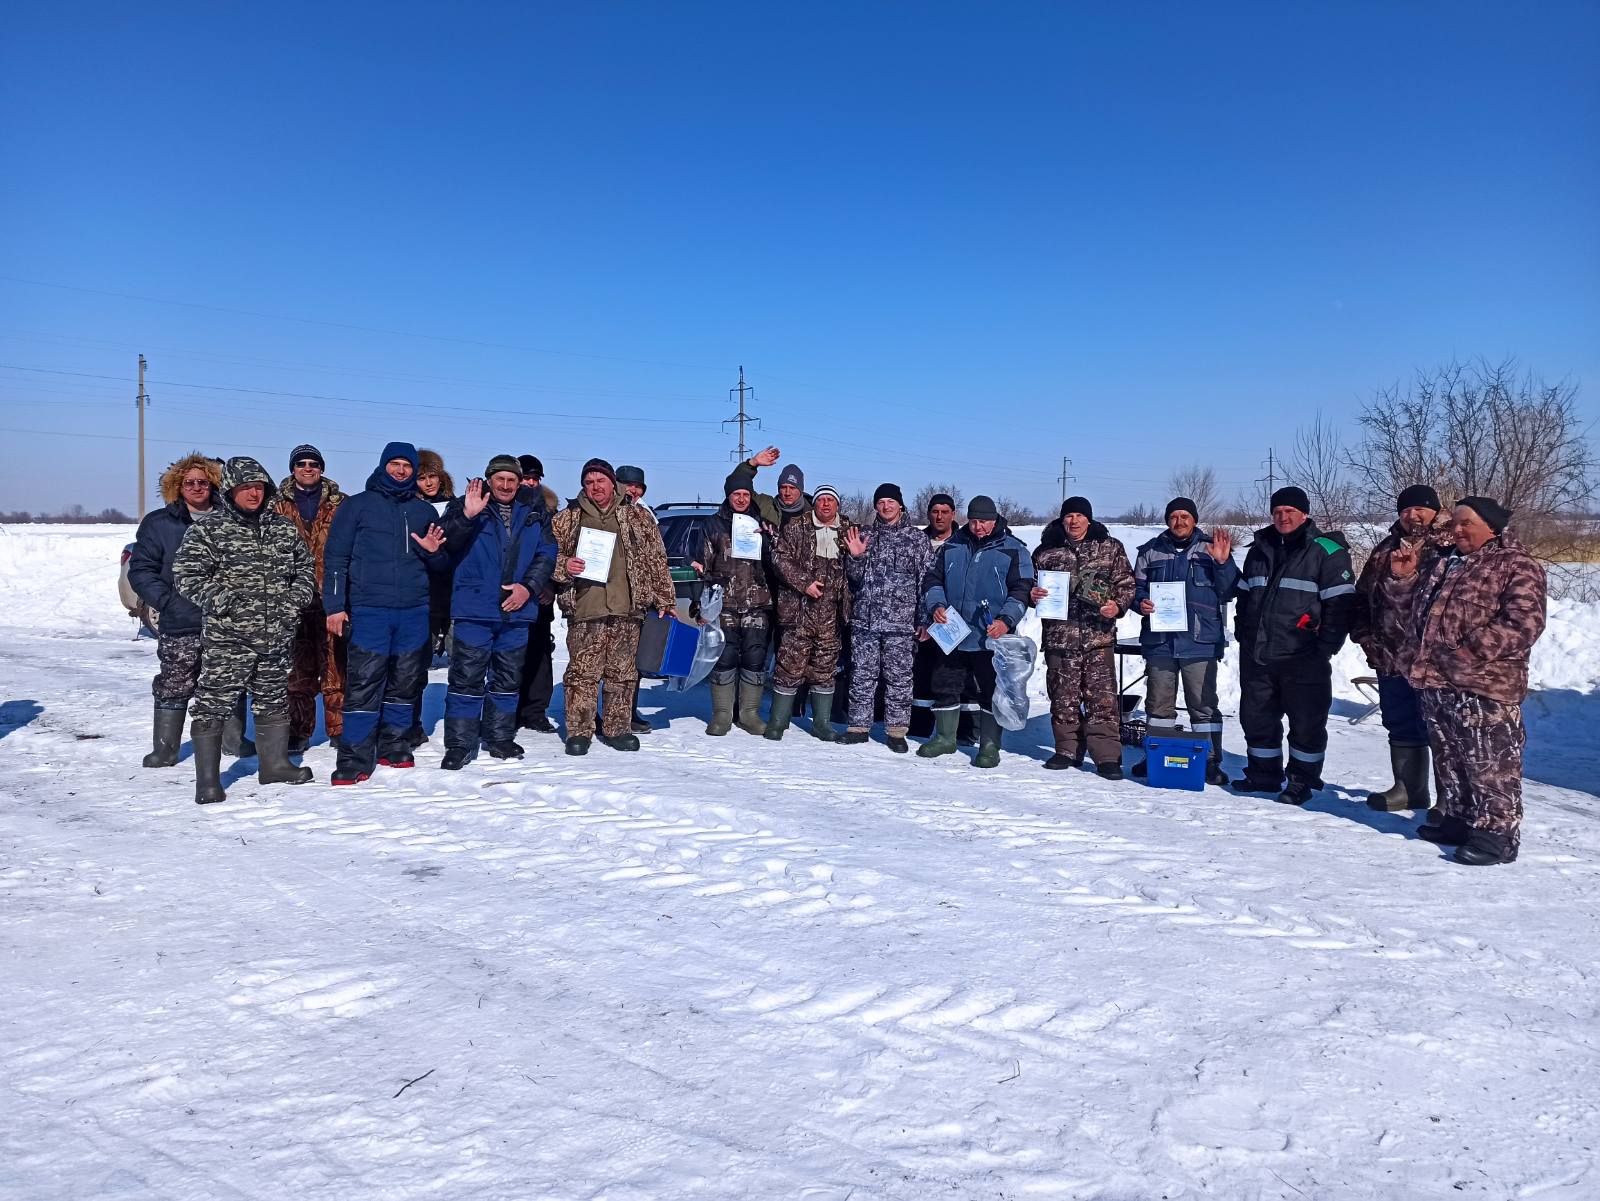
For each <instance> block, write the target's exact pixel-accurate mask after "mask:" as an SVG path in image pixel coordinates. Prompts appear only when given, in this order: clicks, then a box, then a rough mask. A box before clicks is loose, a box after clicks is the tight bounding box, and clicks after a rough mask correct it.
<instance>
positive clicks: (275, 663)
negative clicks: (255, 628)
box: [189, 631, 289, 727]
mask: <svg viewBox="0 0 1600 1201" xmlns="http://www.w3.org/2000/svg"><path fill="white" fill-rule="evenodd" d="M245 692H248V693H250V698H251V708H252V710H253V712H254V713H255V715H256V725H257V726H258V727H259V726H260V725H261V723H262V722H265V721H270V720H272V719H274V718H277V719H284V718H287V716H288V714H289V638H288V637H287V636H278V637H252V636H246V635H243V634H239V633H235V632H233V631H229V632H228V633H227V634H225V635H220V636H218V635H212V634H209V633H208V634H207V635H206V636H205V638H204V642H203V644H202V647H201V652H200V681H199V684H198V685H197V687H196V688H195V693H194V708H193V709H192V710H191V711H190V714H189V716H190V719H191V720H192V721H195V722H201V721H215V722H222V721H226V720H227V718H228V717H229V715H230V714H232V712H233V706H234V702H235V701H237V700H238V699H239V697H240V695H241V694H242V693H245Z"/></svg>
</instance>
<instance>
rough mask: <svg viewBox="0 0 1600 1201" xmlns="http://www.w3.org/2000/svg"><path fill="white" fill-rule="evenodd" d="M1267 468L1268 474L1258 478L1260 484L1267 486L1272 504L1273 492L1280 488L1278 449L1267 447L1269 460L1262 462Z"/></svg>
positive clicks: (1268, 498)
mask: <svg viewBox="0 0 1600 1201" xmlns="http://www.w3.org/2000/svg"><path fill="white" fill-rule="evenodd" d="M1262 466H1263V467H1265V468H1266V469H1267V474H1266V475H1264V476H1262V477H1261V478H1260V479H1258V480H1256V483H1258V484H1265V485H1266V486H1267V505H1268V507H1269V508H1270V507H1271V505H1272V494H1273V493H1274V492H1276V491H1277V490H1278V458H1277V451H1276V450H1274V449H1273V448H1272V447H1270V446H1269V447H1267V461H1266V462H1265V463H1263V464H1262Z"/></svg>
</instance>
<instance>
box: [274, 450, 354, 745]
mask: <svg viewBox="0 0 1600 1201" xmlns="http://www.w3.org/2000/svg"><path fill="white" fill-rule="evenodd" d="M289 472H290V474H289V476H288V478H286V479H284V480H283V481H282V482H281V483H279V485H278V494H277V495H276V496H275V497H273V499H272V507H273V509H275V510H276V511H277V512H278V513H280V514H282V515H283V516H284V517H287V518H288V519H289V520H290V521H292V522H294V527H295V529H297V530H299V531H300V537H301V538H303V539H305V544H306V546H307V548H308V549H309V550H310V551H311V558H312V561H313V562H314V563H315V564H316V569H317V595H316V597H315V598H314V599H313V600H312V602H311V604H310V605H308V606H306V608H305V610H304V611H303V612H302V613H301V614H300V621H299V624H298V625H296V626H295V631H294V647H293V650H292V656H293V665H292V666H291V667H290V669H289V753H290V754H299V753H300V752H302V751H304V750H305V749H306V747H307V746H308V745H309V744H310V742H311V735H312V732H313V731H314V730H315V729H316V727H317V693H318V692H319V691H320V692H321V693H322V724H323V726H324V727H325V729H326V730H327V734H328V738H329V739H330V740H331V739H336V738H338V737H339V735H340V734H342V733H343V732H344V667H345V653H346V648H347V647H348V646H349V639H348V638H344V637H340V636H339V635H337V634H334V633H332V632H330V631H329V629H328V615H327V614H326V613H324V612H323V611H322V552H323V549H324V548H325V547H326V546H327V545H328V528H329V527H330V526H331V525H333V515H334V514H335V513H336V512H338V510H339V506H340V505H342V504H343V503H344V501H345V495H344V493H343V492H341V491H340V490H339V485H338V484H337V483H335V482H334V481H333V480H331V479H329V478H328V477H327V476H326V475H324V474H323V464H322V452H321V451H319V450H317V448H316V447H315V446H312V445H310V444H309V443H307V444H305V445H302V446H297V447H295V450H294V453H293V454H292V455H290V456H289Z"/></svg>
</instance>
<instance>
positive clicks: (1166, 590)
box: [1150, 580, 1189, 634]
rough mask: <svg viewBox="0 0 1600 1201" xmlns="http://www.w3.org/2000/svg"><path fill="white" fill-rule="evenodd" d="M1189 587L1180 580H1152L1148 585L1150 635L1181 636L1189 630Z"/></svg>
mask: <svg viewBox="0 0 1600 1201" xmlns="http://www.w3.org/2000/svg"><path fill="white" fill-rule="evenodd" d="M1188 593H1189V587H1188V585H1187V584H1185V583H1184V582H1183V581H1182V580H1153V581H1151V584H1150V603H1151V604H1153V605H1154V606H1155V611H1154V612H1153V613H1151V614H1150V632H1151V633H1152V634H1181V633H1183V632H1184V631H1185V630H1187V629H1188V628H1189V596H1188Z"/></svg>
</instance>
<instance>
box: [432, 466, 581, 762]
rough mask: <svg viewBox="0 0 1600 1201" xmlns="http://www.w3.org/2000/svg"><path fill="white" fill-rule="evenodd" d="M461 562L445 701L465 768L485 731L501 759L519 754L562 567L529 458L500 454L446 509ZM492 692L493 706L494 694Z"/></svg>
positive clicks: (448, 727) (451, 755) (454, 556)
mask: <svg viewBox="0 0 1600 1201" xmlns="http://www.w3.org/2000/svg"><path fill="white" fill-rule="evenodd" d="M444 533H445V538H446V540H447V541H448V543H449V545H450V561H451V563H452V564H453V565H454V567H455V583H454V584H453V586H452V587H451V590H450V616H451V618H452V619H453V621H454V623H455V626H454V628H455V633H454V635H453V636H452V639H451V646H450V685H449V691H448V692H447V693H446V694H445V702H444V747H445V750H444V761H443V762H442V763H441V764H440V766H441V767H443V768H444V769H445V770H446V771H459V770H460V769H461V768H463V767H465V766H466V765H467V764H468V763H470V762H471V761H472V759H473V758H474V757H475V756H476V755H477V753H478V743H479V741H480V739H481V741H482V743H483V745H484V746H485V747H486V748H487V749H488V751H489V754H490V755H492V756H494V757H495V758H496V759H520V758H522V748H521V747H520V746H518V745H517V744H516V742H514V741H513V737H514V736H515V734H516V732H517V699H518V696H519V695H520V687H519V685H520V683H521V676H522V660H523V656H524V655H525V654H526V653H527V649H528V630H529V627H530V626H532V625H533V623H534V622H536V621H538V619H539V596H540V594H541V593H542V592H543V591H544V590H545V588H546V587H548V586H549V583H550V577H551V575H552V573H554V571H555V569H556V544H555V540H554V539H553V538H551V536H550V515H549V514H548V513H547V512H546V511H545V507H544V497H543V496H541V495H540V492H539V489H537V488H525V487H523V484H522V465H521V464H520V463H519V462H518V461H517V459H516V458H515V457H514V456H512V455H496V456H495V457H494V458H492V459H490V460H489V466H488V467H486V468H485V469H484V472H483V479H478V480H472V481H471V482H470V483H468V485H467V493H466V495H465V496H458V497H456V498H455V499H454V500H452V501H451V502H450V504H449V506H448V507H447V508H446V509H445V511H444ZM486 692H487V704H486V703H485V693H486Z"/></svg>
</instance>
